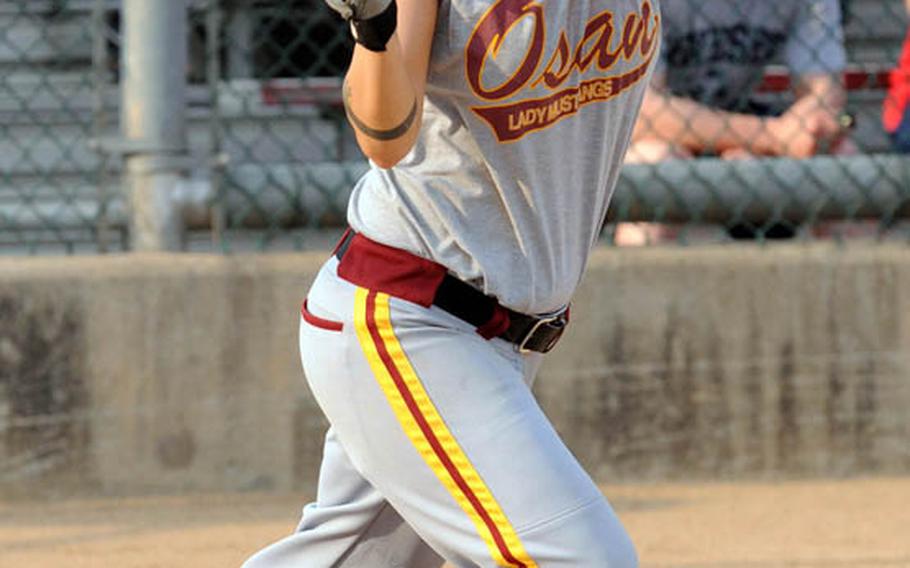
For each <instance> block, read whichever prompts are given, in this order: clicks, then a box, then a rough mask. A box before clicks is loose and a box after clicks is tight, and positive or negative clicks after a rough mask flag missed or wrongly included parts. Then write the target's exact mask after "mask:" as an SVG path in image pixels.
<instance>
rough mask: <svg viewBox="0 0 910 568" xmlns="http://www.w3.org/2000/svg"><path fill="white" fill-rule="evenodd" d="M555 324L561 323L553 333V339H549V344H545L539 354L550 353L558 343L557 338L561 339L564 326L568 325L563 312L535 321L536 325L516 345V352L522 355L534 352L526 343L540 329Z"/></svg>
mask: <svg viewBox="0 0 910 568" xmlns="http://www.w3.org/2000/svg"><path fill="white" fill-rule="evenodd" d="M555 322H561V324H560V326H559V328H558V329H557V330H556V331H555V333H554V334H553V337H551V338H550V342H549V343H548V344H546V345H545V346H544V347H543V349H542V350H541V351H539V352H540V353H549V352H550V351H552V349H553V348H554V347H556V343H558V342H559V338H560V337H562V334H563V332H564V331H565V329H566V324H567V323H568V320H567V319H566V312H565V310H563V311H562V312H560V313H559V314H557V315H555V316H550V317H546V318H541V319H539V320H537V323H535V324H534V325H533V326H532V327H531V329H529V330H528V332H527V333H526V334H525V336H524V338H523V339H522V340H521V342H520V343H519V344H518V352H519V353H522V354H524V353H532V352H535V351H534V350H533V349H529V348H528V343H529V342H530V341H531V340H532V339H534V336H535V335H536V334H537V332H538V331H540V329H541V328H542V327H544V326H549V325H552V324H553V323H555Z"/></svg>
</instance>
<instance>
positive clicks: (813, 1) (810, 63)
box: [785, 0, 847, 75]
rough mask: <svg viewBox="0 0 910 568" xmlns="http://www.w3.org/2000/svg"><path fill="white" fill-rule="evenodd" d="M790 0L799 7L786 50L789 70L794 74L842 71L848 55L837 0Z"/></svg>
mask: <svg viewBox="0 0 910 568" xmlns="http://www.w3.org/2000/svg"><path fill="white" fill-rule="evenodd" d="M793 1H795V2H799V4H800V7H799V10H798V13H797V19H796V21H795V22H794V25H793V28H792V29H791V32H790V35H789V38H788V39H787V45H786V51H785V58H786V62H787V66H788V67H789V68H790V71H791V72H792V73H793V74H794V75H807V74H813V73H839V72H840V71H843V69H844V67H845V66H846V64H847V54H846V51H845V49H844V28H843V21H842V17H841V9H840V3H839V2H838V0H793Z"/></svg>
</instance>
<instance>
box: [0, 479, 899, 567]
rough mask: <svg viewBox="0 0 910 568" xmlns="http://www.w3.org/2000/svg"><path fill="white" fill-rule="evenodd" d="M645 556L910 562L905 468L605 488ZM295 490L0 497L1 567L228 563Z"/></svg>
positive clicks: (278, 528) (256, 538) (275, 524)
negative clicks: (897, 473)
mask: <svg viewBox="0 0 910 568" xmlns="http://www.w3.org/2000/svg"><path fill="white" fill-rule="evenodd" d="M605 491H606V494H607V495H608V496H609V497H610V499H611V500H612V501H613V503H614V505H615V506H616V509H617V510H618V511H619V513H620V515H621V517H622V518H623V520H624V522H625V523H626V525H627V527H628V529H629V531H630V532H631V533H632V537H633V539H634V540H635V541H636V543H637V545H638V549H639V554H640V556H641V565H642V566H643V567H653V568H671V567H672V568H683V567H685V568H689V567H691V568H695V567H704V568H739V567H742V568H759V567H799V568H804V567H805V568H815V567H819V568H821V567H834V568H837V567H842V566H844V567H846V566H849V567H852V568H878V567H882V566H887V567H893V566H906V567H910V478H907V479H865V480H850V481H831V482H787V483H775V484H770V483H768V484H677V485H622V486H612V487H607V488H606V489H605ZM303 499H304V497H303V496H298V495H285V496H279V495H252V494H244V495H227V496H212V495H206V496H198V497H191V498H188V497H151V498H130V499H111V498H106V499H91V500H66V501H60V502H40V503H37V502H26V501H21V500H16V501H6V502H4V501H0V567H3V568H8V567H17V568H18V567H27V568H50V567H53V568H58V567H64V566H65V567H68V568H82V567H105V568H107V567H116V568H153V567H167V568H173V567H193V568H207V567H218V568H222V567H231V566H239V565H240V564H241V562H242V561H243V559H244V558H246V557H247V556H248V555H249V554H250V553H252V552H253V551H255V550H256V549H257V548H259V547H260V546H262V545H264V544H266V543H268V542H270V541H272V540H275V539H277V538H280V537H281V536H282V535H284V534H286V533H287V532H288V531H290V530H291V529H292V527H293V526H294V524H295V522H296V517H297V515H298V512H299V510H300V507H301V505H302V501H303Z"/></svg>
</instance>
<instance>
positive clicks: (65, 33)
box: [0, 0, 126, 253]
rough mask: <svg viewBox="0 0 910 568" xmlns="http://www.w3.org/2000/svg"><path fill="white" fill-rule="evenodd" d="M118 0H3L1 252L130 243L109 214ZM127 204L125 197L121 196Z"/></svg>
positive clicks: (0, 54) (92, 248) (0, 30)
mask: <svg viewBox="0 0 910 568" xmlns="http://www.w3.org/2000/svg"><path fill="white" fill-rule="evenodd" d="M110 4H111V3H110V2H107V3H105V2H103V1H94V0H83V1H75V0H74V1H64V0H19V1H15V2H13V1H3V2H0V251H2V252H4V253H6V252H12V253H29V252H36V251H53V252H76V251H84V250H89V251H99V250H100V251H106V250H122V249H123V248H124V247H125V246H126V235H124V234H123V233H122V232H120V231H118V230H117V229H116V228H115V227H113V226H111V225H110V224H109V223H108V219H109V215H110V214H111V213H112V208H115V207H117V205H115V204H114V203H113V201H112V194H113V187H112V185H111V181H114V182H116V180H110V179H108V178H107V177H106V176H105V171H106V170H107V168H108V163H107V162H108V159H107V158H106V157H105V156H104V155H102V154H101V153H100V152H99V151H98V149H97V147H96V145H95V144H94V143H93V141H94V140H97V139H98V138H100V137H101V136H103V135H105V134H106V133H108V132H110V131H111V130H112V129H115V128H116V126H117V121H116V106H115V104H116V100H115V99H114V98H113V92H111V90H110V89H109V88H108V85H110V84H111V81H112V71H114V69H115V68H116V64H115V60H114V59H113V58H112V57H113V56H114V52H115V49H116V37H115V36H114V35H113V34H111V33H110V30H111V28H110V26H111V25H112V24H114V23H115V21H114V19H112V18H111V17H110V16H111V12H110V8H111V6H110ZM120 207H122V205H120Z"/></svg>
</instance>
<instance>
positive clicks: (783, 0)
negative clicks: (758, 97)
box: [658, 0, 846, 111]
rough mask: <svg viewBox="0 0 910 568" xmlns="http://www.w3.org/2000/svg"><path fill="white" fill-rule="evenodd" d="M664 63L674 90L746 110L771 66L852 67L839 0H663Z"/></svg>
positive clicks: (810, 70)
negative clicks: (845, 45)
mask: <svg viewBox="0 0 910 568" xmlns="http://www.w3.org/2000/svg"><path fill="white" fill-rule="evenodd" d="M661 10H662V12H663V25H664V45H663V52H662V53H663V55H662V60H661V67H659V68H658V72H659V73H660V72H663V73H665V76H666V80H667V87H668V88H669V89H670V92H671V93H673V94H674V95H677V96H681V97H686V98H689V99H693V100H696V101H698V102H700V103H702V104H706V105H709V106H712V107H715V108H722V109H725V110H730V111H744V110H746V109H748V108H750V102H751V98H752V95H753V94H754V91H755V89H756V88H757V87H758V85H759V84H760V83H761V81H762V77H763V76H764V68H765V66H766V65H768V64H772V63H777V62H782V63H785V64H786V65H787V67H788V68H789V70H790V72H791V73H793V74H794V75H797V76H800V75H806V74H815V73H838V72H840V71H842V70H843V68H844V66H845V65H846V54H845V51H844V37H843V28H842V25H841V10H840V5H839V3H838V0H664V1H663V2H662V3H661Z"/></svg>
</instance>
